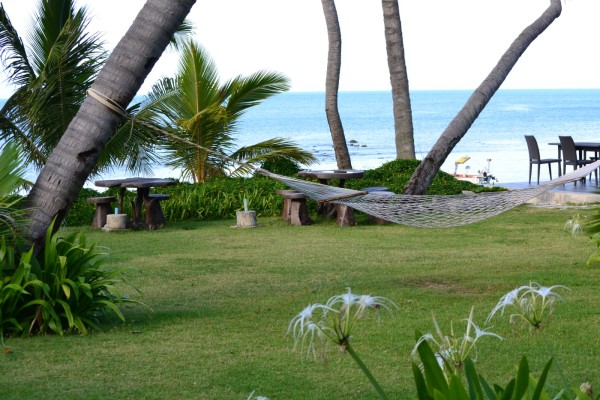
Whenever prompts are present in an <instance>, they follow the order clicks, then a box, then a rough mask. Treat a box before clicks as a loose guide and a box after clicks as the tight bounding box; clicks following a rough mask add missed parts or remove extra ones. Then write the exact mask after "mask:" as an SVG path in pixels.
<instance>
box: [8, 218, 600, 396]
mask: <svg viewBox="0 0 600 400" xmlns="http://www.w3.org/2000/svg"><path fill="white" fill-rule="evenodd" d="M573 214H574V211H573V210H568V209H567V210H560V209H539V208H531V207H525V206H522V207H519V208H517V209H515V210H512V211H510V212H506V213H504V214H502V215H500V216H497V217H494V218H491V219H489V220H486V221H482V222H479V223H477V224H473V225H469V226H464V227H459V228H453V229H418V228H409V227H405V226H399V225H391V224H390V225H383V226H381V225H368V224H364V223H361V224H359V225H357V226H355V227H352V228H340V227H338V226H337V225H335V223H333V222H331V221H318V222H317V224H315V225H312V226H302V227H292V226H288V225H286V224H285V223H284V222H282V221H280V220H278V219H276V218H268V219H266V218H260V217H259V223H260V224H261V227H259V228H256V229H235V228H232V227H231V226H232V225H235V221H219V222H198V223H171V224H169V225H168V226H167V227H165V228H163V229H160V230H157V231H128V232H110V233H107V232H101V231H92V230H91V229H89V228H87V227H86V228H82V229H83V230H85V231H86V232H87V237H88V241H89V242H95V243H98V244H99V245H101V246H106V247H107V248H108V249H110V252H111V258H110V262H109V263H108V266H109V267H127V268H131V270H130V271H129V272H128V274H127V279H128V281H129V282H130V283H131V284H132V285H134V286H135V287H136V288H138V289H139V291H140V292H139V293H138V292H136V291H135V290H134V289H132V288H131V287H129V286H127V285H122V286H120V289H121V290H122V291H123V292H125V293H128V294H129V295H130V296H131V297H132V298H134V299H137V300H140V301H142V302H143V303H144V304H145V305H146V307H144V306H139V305H129V306H126V307H124V314H125V316H126V317H127V322H126V323H120V322H119V321H118V320H116V319H115V320H110V321H107V322H106V323H105V325H104V326H105V330H104V331H103V332H95V333H92V334H90V335H88V336H65V337H58V336H43V337H29V338H23V339H16V338H12V339H8V340H6V345H7V346H10V348H11V349H12V353H9V354H0V368H1V370H2V374H1V375H0V398H2V399H4V400H6V399H41V398H44V399H83V398H85V399H221V400H224V399H236V400H240V399H244V400H245V399H246V398H247V397H248V395H249V394H250V392H252V391H253V390H256V394H257V395H262V396H267V397H269V398H270V399H272V400H277V399H279V400H281V399H361V400H363V399H376V398H377V395H376V393H375V391H374V390H373V389H372V387H371V385H370V384H369V382H368V381H367V379H366V378H365V377H364V376H363V375H362V373H361V372H360V370H359V369H358V367H357V366H356V365H355V364H354V363H353V361H352V359H351V358H350V357H349V356H348V355H347V354H344V353H341V352H339V351H338V350H337V349H331V351H330V352H329V354H328V358H327V362H326V363H324V362H315V361H312V360H307V359H306V357H303V356H302V355H301V354H300V353H299V351H294V344H293V340H292V338H291V337H289V336H286V330H287V327H288V323H289V322H290V320H291V318H292V317H294V315H296V314H297V313H298V312H300V311H301V310H302V309H303V308H304V307H305V306H307V305H308V304H310V303H314V302H319V303H321V302H325V301H326V300H327V299H328V298H329V297H331V296H332V295H335V294H341V293H344V292H345V291H346V288H348V287H350V288H352V291H353V292H354V293H357V294H371V295H377V296H385V297H387V298H389V299H391V300H393V301H394V302H396V303H397V304H398V306H399V310H397V312H395V316H394V317H393V318H389V317H385V316H384V317H383V318H382V319H381V321H380V322H377V320H376V319H368V320H365V321H363V322H364V323H363V324H362V325H360V326H358V328H357V329H356V330H355V331H354V337H353V343H354V349H355V350H356V351H357V352H358V353H359V354H360V355H361V356H362V357H363V360H364V361H365V363H366V364H367V365H368V366H369V367H370V368H371V370H372V372H373V374H374V375H375V376H376V377H377V378H378V380H379V381H380V383H381V384H382V386H383V387H384V389H385V390H386V392H387V393H388V395H389V397H390V398H394V399H410V398H415V389H414V383H413V379H412V372H411V357H410V353H411V350H412V348H413V346H414V344H415V331H421V332H432V331H433V329H434V327H433V323H432V314H433V313H434V314H435V318H436V319H437V321H438V322H439V323H440V325H441V326H442V328H443V329H445V330H449V328H450V322H451V321H454V324H455V328H456V329H462V327H463V325H462V321H463V320H464V319H465V318H467V316H468V314H469V311H470V309H471V307H472V306H475V320H476V322H477V324H478V325H480V326H483V324H484V320H485V318H486V316H487V315H488V313H489V312H490V311H491V309H492V308H493V307H494V306H495V304H496V303H497V301H498V300H499V299H500V297H501V296H502V295H504V294H505V293H507V292H508V291H510V290H511V289H514V288H515V287H517V286H521V285H524V284H528V283H529V282H531V281H535V282H538V283H540V284H542V285H546V286H550V285H555V284H562V285H566V286H568V287H569V288H571V290H572V291H571V292H564V298H565V302H564V303H561V304H559V305H558V307H557V309H556V312H555V314H554V316H553V319H552V321H551V322H550V323H549V324H548V325H547V326H546V328H545V329H544V332H543V335H539V334H538V335H532V334H530V333H529V331H527V330H518V331H516V332H514V331H513V329H512V327H511V325H510V324H509V323H508V316H507V315H505V316H504V317H503V318H495V319H494V320H493V322H492V323H493V325H494V327H493V331H494V332H496V333H498V334H500V335H501V336H503V337H505V338H506V340H504V341H499V340H496V339H494V338H490V337H484V338H483V339H481V341H480V342H478V357H477V361H476V366H477V368H478V371H479V372H480V373H482V374H483V375H484V376H485V377H486V378H487V379H488V381H490V382H492V383H501V384H506V383H507V381H508V379H509V378H510V377H511V376H514V370H515V366H516V364H517V363H518V361H519V360H520V358H521V357H522V356H523V355H526V356H527V357H528V359H529V361H530V365H531V368H532V370H533V371H534V375H536V376H538V375H539V374H540V373H541V370H542V368H543V366H544V364H545V362H546V361H547V360H548V359H549V357H550V355H549V352H548V350H547V349H548V346H547V344H546V343H545V340H546V341H547V343H548V344H549V345H550V346H551V347H552V352H553V354H554V355H555V356H556V359H557V360H558V361H559V363H560V368H561V370H562V372H563V373H564V374H565V376H566V377H567V378H568V380H569V382H570V383H571V384H572V385H576V386H579V384H580V383H582V382H584V381H588V380H589V381H590V382H592V384H594V385H595V386H596V387H599V386H600V369H599V368H598V365H600V336H599V334H598V327H599V326H600V304H599V301H598V287H600V274H599V273H598V271H599V270H598V267H586V266H585V261H586V259H587V258H588V256H589V255H590V254H591V253H592V252H593V251H594V249H595V244H594V243H592V242H591V241H590V240H589V239H588V238H587V237H585V236H576V237H571V235H570V233H568V232H565V231H564V230H563V225H564V223H565V221H566V220H567V219H569V218H570V217H571V216H572V215H573ZM69 229H70V230H69V231H71V230H72V228H69ZM550 383H551V384H553V385H557V386H558V385H560V378H559V374H558V369H557V368H556V365H555V366H554V367H553V368H552V370H551V376H550Z"/></svg>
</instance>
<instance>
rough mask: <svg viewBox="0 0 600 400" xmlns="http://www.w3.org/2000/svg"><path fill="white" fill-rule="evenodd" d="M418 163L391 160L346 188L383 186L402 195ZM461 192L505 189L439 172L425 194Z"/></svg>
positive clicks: (369, 171)
mask: <svg viewBox="0 0 600 400" xmlns="http://www.w3.org/2000/svg"><path fill="white" fill-rule="evenodd" d="M420 163H421V161H419V160H393V161H390V162H387V163H385V164H383V165H382V166H380V167H378V168H376V169H371V170H367V171H365V176H364V178H361V179H352V180H349V181H348V182H347V187H348V188H350V189H357V190H358V189H362V188H365V187H372V186H385V187H387V188H389V189H390V190H391V191H392V192H394V193H402V192H403V191H404V187H405V186H406V184H407V183H408V181H409V180H410V178H411V176H412V175H413V173H414V172H415V170H416V169H417V167H418V166H419V164H420ZM463 190H469V191H473V192H486V191H499V190H505V189H503V188H500V187H497V186H493V187H485V186H481V185H475V184H473V183H471V182H467V181H461V180H458V179H456V178H454V177H453V176H452V175H450V174H448V173H446V172H442V171H439V172H438V173H437V174H436V175H435V177H434V178H433V181H432V182H431V186H429V189H428V190H427V194H435V195H448V194H461V193H462V191H463Z"/></svg>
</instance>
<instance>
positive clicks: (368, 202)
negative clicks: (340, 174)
mask: <svg viewBox="0 0 600 400" xmlns="http://www.w3.org/2000/svg"><path fill="white" fill-rule="evenodd" d="M598 168H600V161H596V162H594V163H592V164H589V165H587V166H585V167H582V168H579V169H576V170H574V171H572V172H570V173H568V174H565V175H563V176H561V177H559V178H556V179H553V180H551V181H549V182H546V183H544V184H541V185H538V186H535V187H530V188H525V189H517V190H508V191H501V192H487V193H478V194H468V195H445V196H438V195H405V194H395V193H389V192H371V193H368V192H365V191H359V190H352V189H345V188H339V187H335V186H329V185H323V184H320V183H316V182H311V181H306V180H301V179H296V178H290V177H288V176H283V175H278V174H274V173H272V172H269V171H267V170H264V169H260V168H259V169H257V172H258V173H260V174H261V175H264V176H268V177H270V178H273V179H275V180H277V181H279V182H281V183H283V184H285V185H286V186H289V187H290V188H292V189H294V190H296V191H298V192H300V193H303V194H304V195H306V196H307V197H310V198H311V199H313V200H315V201H317V202H330V203H334V204H343V205H346V206H348V207H352V208H353V209H355V210H358V211H362V212H364V213H366V214H368V215H372V216H374V217H378V218H381V219H384V220H386V221H390V222H394V223H397V224H402V225H409V226H416V227H420V228H450V227H454V226H461V225H467V224H472V223H474V222H478V221H481V220H484V219H486V218H490V217H493V216H494V215H498V214H500V213H502V212H504V211H507V210H510V209H512V208H514V207H516V206H518V205H521V204H523V203H526V202H527V201H529V200H531V199H533V198H534V197H537V196H539V195H540V194H542V193H545V192H547V191H549V190H550V189H552V188H554V187H557V186H559V185H563V184H565V183H568V182H573V181H577V180H580V179H582V178H585V177H586V176H587V175H589V174H591V173H592V172H594V170H596V169H598Z"/></svg>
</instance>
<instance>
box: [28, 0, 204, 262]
mask: <svg viewBox="0 0 600 400" xmlns="http://www.w3.org/2000/svg"><path fill="white" fill-rule="evenodd" d="M194 3H195V0H148V1H147V2H146V4H145V5H144V7H143V8H142V10H141V11H140V12H139V14H138V15H137V17H136V19H135V20H134V21H133V24H132V25H131V27H130V28H129V30H128V31H127V33H126V34H125V36H123V38H122V39H121V41H120V42H119V43H118V44H117V46H116V47H115V49H114V50H113V52H112V54H111V55H110V57H109V58H108V60H107V62H106V64H105V66H104V67H103V68H102V70H101V71H100V73H99V74H98V77H97V78H96V80H95V82H94V84H93V85H92V89H94V90H96V91H98V92H100V93H102V94H103V95H105V96H107V97H109V98H110V99H112V100H113V101H114V102H116V103H117V104H119V105H120V106H121V107H122V108H125V107H126V106H127V105H128V104H129V103H130V102H131V100H132V99H133V97H134V96H135V94H136V93H137V91H138V90H139V88H140V87H141V85H142V83H143V82H144V80H145V79H146V77H147V76H148V74H149V73H150V71H151V70H152V67H153V66H154V64H155V63H156V61H157V60H158V59H159V57H160V56H161V54H162V52H163V51H164V49H165V48H166V47H167V45H168V44H169V41H170V39H171V37H172V36H173V34H174V32H175V31H176V29H177V28H178V26H179V25H180V24H181V23H182V22H183V20H184V19H185V17H186V16H187V14H188V13H189V11H190V9H191V7H192V6H193V5H194ZM120 120H121V117H120V116H118V115H117V114H116V113H115V112H113V111H111V110H110V109H109V108H107V107H106V106H105V105H103V104H101V103H100V102H99V101H98V100H96V99H94V98H92V97H89V96H88V97H87V98H86V99H85V101H84V102H83V104H82V106H81V108H80V109H79V111H78V113H77V115H76V116H75V118H73V121H72V122H71V124H70V125H69V127H68V128H67V130H66V132H65V133H64V135H63V136H62V138H61V140H60V141H59V143H58V145H57V146H56V148H55V149H54V150H53V151H52V153H51V154H50V156H49V157H48V161H47V163H46V165H45V166H44V168H43V169H42V170H41V172H40V175H39V176H38V178H37V181H36V182H35V185H34V187H33V189H32V190H31V192H30V193H29V196H28V198H27V205H28V206H29V207H31V209H32V211H31V213H30V218H31V221H30V225H29V227H28V236H29V239H30V240H31V241H32V242H34V243H37V244H38V245H39V246H38V247H37V248H38V251H39V249H40V248H41V246H43V239H44V235H45V233H46V230H47V228H48V226H49V225H50V223H51V222H52V220H53V218H54V217H55V216H56V218H57V221H56V224H55V225H54V226H55V227H59V226H60V222H61V221H62V220H63V218H64V217H65V215H66V213H67V212H68V210H69V208H70V207H71V205H72V203H73V201H74V199H75V198H76V196H77V194H78V193H79V191H80V190H81V188H82V187H83V185H84V183H85V181H86V179H87V178H88V176H89V174H90V173H91V172H92V169H93V168H94V166H95V165H96V162H97V161H98V158H99V156H100V153H101V152H102V150H103V149H104V147H105V146H106V143H107V142H108V140H109V139H110V138H111V136H112V135H113V134H114V133H115V129H116V127H117V124H118V123H119V121H120Z"/></svg>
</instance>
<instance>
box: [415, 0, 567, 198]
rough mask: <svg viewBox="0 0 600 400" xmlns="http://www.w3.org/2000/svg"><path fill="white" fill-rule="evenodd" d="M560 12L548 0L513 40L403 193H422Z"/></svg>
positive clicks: (557, 3)
mask: <svg viewBox="0 0 600 400" xmlns="http://www.w3.org/2000/svg"><path fill="white" fill-rule="evenodd" d="M561 12H562V4H561V0H550V5H549V6H548V8H546V10H545V11H544V12H543V13H542V15H541V16H540V17H539V18H537V19H536V20H535V21H534V22H533V23H532V24H531V25H529V26H527V27H526V28H525V29H524V30H523V32H521V34H520V35H519V36H518V37H517V38H516V39H515V40H514V41H513V43H512V44H511V45H510V47H509V48H508V49H507V50H506V51H505V52H504V54H503V55H502V57H501V58H500V60H499V61H498V64H496V66H495V67H494V68H493V69H492V71H491V72H490V73H489V75H488V76H487V77H486V78H485V79H484V80H483V82H481V84H480V85H479V87H477V89H475V91H474V92H473V94H472V95H471V96H470V97H469V99H468V100H467V102H466V104H465V105H464V107H463V108H462V109H461V110H460V111H459V112H458V114H457V115H456V116H455V117H454V119H453V120H452V121H451V122H450V124H449V125H448V127H447V128H446V129H445V130H444V132H442V134H441V135H440V137H439V139H438V140H437V142H436V143H435V144H434V145H433V146H432V147H431V149H430V150H429V153H427V155H426V156H425V158H424V159H423V162H422V163H421V164H420V165H419V167H418V168H417V170H416V171H415V173H414V174H413V176H412V177H411V178H410V181H409V182H408V185H407V186H406V189H405V193H406V194H425V192H426V191H427V188H428V186H429V185H430V184H431V181H432V179H433V177H434V176H435V174H436V173H437V172H438V171H439V169H440V167H441V166H442V164H443V163H444V161H445V160H446V158H447V157H448V156H449V155H450V153H451V152H452V150H453V149H454V146H456V144H457V143H458V142H460V140H461V139H462V138H463V137H464V136H465V135H466V133H467V131H468V130H469V128H470V127H471V125H472V124H473V123H474V122H475V120H476V119H477V117H478V116H479V114H480V113H481V112H482V111H483V109H484V108H485V106H486V105H487V104H488V102H489V101H490V100H491V99H492V97H493V96H494V94H495V93H496V91H497V90H498V89H499V88H500V86H501V85H502V83H503V82H504V80H505V79H506V77H507V76H508V74H509V73H510V71H511V70H512V68H513V67H514V66H515V65H516V63H517V62H518V61H519V58H520V57H521V55H523V53H524V52H525V51H526V50H527V48H528V47H529V45H531V44H532V43H533V41H534V40H535V39H536V38H537V37H538V36H539V35H541V34H542V33H543V32H544V31H545V30H546V28H548V27H549V26H550V25H551V24H552V22H554V20H555V19H556V18H558V17H559V16H560V14H561Z"/></svg>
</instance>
